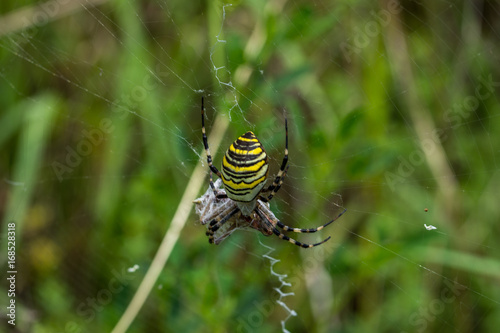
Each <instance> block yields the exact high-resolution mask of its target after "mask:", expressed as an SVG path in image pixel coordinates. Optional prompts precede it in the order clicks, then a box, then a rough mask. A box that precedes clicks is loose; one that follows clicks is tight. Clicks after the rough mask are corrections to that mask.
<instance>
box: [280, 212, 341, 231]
mask: <svg viewBox="0 0 500 333" xmlns="http://www.w3.org/2000/svg"><path fill="white" fill-rule="evenodd" d="M346 211H347V209H344V210H343V211H342V213H340V214H339V215H338V216H337V217H336V218H334V219H333V220H331V221H330V222H328V223H325V224H323V225H322V226H320V227H317V228H311V229H301V228H292V227H289V226H287V225H285V224H283V223H281V221H280V220H278V219H276V224H277V225H278V227H280V228H281V229H283V230H285V231H293V232H299V233H313V232H316V231H320V230H321V229H323V228H324V227H326V226H327V225H329V224H330V223H333V222H335V221H336V220H337V219H338V218H339V217H341V216H342V215H343V214H344V213H345V212H346Z"/></svg>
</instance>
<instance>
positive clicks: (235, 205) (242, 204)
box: [195, 98, 346, 248]
mask: <svg viewBox="0 0 500 333" xmlns="http://www.w3.org/2000/svg"><path fill="white" fill-rule="evenodd" d="M204 113H205V108H204V105H203V98H202V99H201V124H202V133H203V144H204V146H205V151H206V153H207V162H208V166H209V168H210V187H211V188H212V191H213V194H214V200H212V201H210V205H211V206H213V207H212V208H213V209H209V211H210V212H211V213H209V214H207V215H205V214H200V216H201V223H202V224H207V223H208V229H207V236H208V240H209V242H210V243H216V244H218V243H220V242H221V241H222V240H223V239H224V238H225V237H227V236H228V235H229V234H230V233H231V232H232V230H234V229H235V228H237V227H240V226H248V227H251V228H254V229H256V230H259V231H261V232H262V233H263V234H264V235H271V234H273V233H274V234H275V235H276V236H278V237H279V238H281V239H284V240H287V241H289V242H290V243H292V244H295V245H298V246H301V247H304V248H310V247H314V246H317V245H320V244H323V243H324V242H326V241H327V240H329V239H330V237H328V238H326V239H325V240H323V241H321V242H319V243H315V244H304V243H300V242H298V241H296V240H294V239H292V238H290V237H288V236H286V235H285V234H283V233H282V232H281V231H279V230H278V229H277V228H276V227H277V226H278V227H279V228H281V229H283V230H285V231H292V232H299V233H313V232H316V231H319V230H321V229H323V228H324V227H326V226H327V225H329V224H330V223H332V222H333V221H335V220H336V219H338V218H339V217H340V216H341V215H342V214H344V212H345V211H346V210H344V211H343V212H342V213H340V214H339V215H338V216H337V217H336V218H334V219H333V220H331V221H330V222H328V223H326V224H324V225H322V226H320V227H318V228H312V229H300V228H291V227H289V226H286V225H284V224H283V223H281V221H280V220H278V219H277V218H276V217H275V216H274V214H273V213H272V211H271V210H270V208H269V204H268V202H269V201H270V200H271V199H272V198H273V196H274V195H275V194H276V192H278V190H279V189H280V187H281V184H282V183H283V179H284V177H285V175H286V172H287V170H288V166H287V162H288V126H287V121H286V118H285V156H284V157H283V162H282V163H281V168H280V171H279V172H278V174H277V176H276V178H275V179H274V181H273V183H272V184H271V185H269V186H268V187H265V183H266V180H267V176H268V172H269V165H268V161H267V155H266V151H265V150H264V147H263V146H262V144H261V143H260V141H259V139H257V137H256V136H255V134H254V133H253V132H246V133H245V134H243V135H242V136H240V137H239V138H238V139H236V141H234V142H233V143H232V144H231V146H229V149H228V150H227V151H226V153H225V155H224V158H223V160H222V169H221V170H222V172H221V171H219V170H218V169H217V168H216V167H215V166H214V165H213V163H212V155H211V154H210V149H209V148H208V141H207V135H206V132H205V115H204ZM212 172H213V173H215V174H216V175H217V176H218V177H219V178H220V179H221V180H222V183H223V184H224V189H223V190H221V189H219V184H218V183H217V185H218V186H217V188H216V186H215V185H214V183H213V180H212ZM264 194H266V195H264ZM195 202H196V203H201V201H200V200H198V201H195ZM235 217H237V218H236V219H235ZM230 220H232V221H234V222H233V224H232V225H231V226H230V227H229V228H227V229H228V231H225V232H224V235H223V236H222V237H219V238H218V239H215V238H214V234H215V232H216V231H217V230H219V229H220V228H221V227H223V226H224V224H225V223H227V222H228V221H230Z"/></svg>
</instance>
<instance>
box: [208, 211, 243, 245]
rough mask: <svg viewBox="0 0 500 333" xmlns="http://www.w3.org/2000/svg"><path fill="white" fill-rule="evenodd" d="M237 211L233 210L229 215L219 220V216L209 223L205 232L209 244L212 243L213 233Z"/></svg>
mask: <svg viewBox="0 0 500 333" xmlns="http://www.w3.org/2000/svg"><path fill="white" fill-rule="evenodd" d="M238 211H239V208H235V209H233V210H232V211H231V212H230V213H229V214H226V215H224V217H222V218H221V216H222V215H220V216H218V217H216V218H214V219H213V220H212V221H210V224H209V225H208V230H207V232H206V235H207V236H208V242H209V243H210V244H212V243H213V242H214V233H215V232H216V231H217V230H218V229H219V228H220V227H221V226H222V225H223V224H224V223H226V222H227V221H228V220H229V219H230V218H231V217H232V216H233V215H234V214H236V213H237V212H238Z"/></svg>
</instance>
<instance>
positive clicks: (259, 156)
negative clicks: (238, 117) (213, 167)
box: [221, 132, 268, 202]
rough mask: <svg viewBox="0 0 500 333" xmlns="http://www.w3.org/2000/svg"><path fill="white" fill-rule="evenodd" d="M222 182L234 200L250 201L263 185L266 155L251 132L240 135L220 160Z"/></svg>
mask: <svg viewBox="0 0 500 333" xmlns="http://www.w3.org/2000/svg"><path fill="white" fill-rule="evenodd" d="M221 173H222V182H223V183H224V189H225V190H226V194H227V196H228V197H229V198H230V199H232V200H234V201H241V202H251V201H253V200H254V199H255V198H256V197H257V195H258V194H259V192H260V191H261V190H262V188H263V187H264V184H265V181H266V178H267V173H268V164H267V155H266V152H265V150H264V147H262V145H261V144H260V141H259V139H257V137H256V136H255V134H253V133H252V132H246V133H245V134H243V135H242V136H240V137H239V138H238V139H237V140H236V141H235V142H233V144H231V146H230V147H229V149H228V150H227V151H226V154H225V155H224V159H223V160H222V172H221Z"/></svg>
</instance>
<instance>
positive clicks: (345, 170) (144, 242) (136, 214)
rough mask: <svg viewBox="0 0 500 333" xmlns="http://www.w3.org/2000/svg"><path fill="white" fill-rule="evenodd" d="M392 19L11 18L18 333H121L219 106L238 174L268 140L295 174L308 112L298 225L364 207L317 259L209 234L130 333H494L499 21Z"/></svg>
mask: <svg viewBox="0 0 500 333" xmlns="http://www.w3.org/2000/svg"><path fill="white" fill-rule="evenodd" d="M394 3H395V2H393V1H381V2H379V3H378V4H374V3H369V2H363V1H357V2H353V1H339V2H332V3H330V2H329V1H314V2H312V3H311V2H300V1H270V2H269V3H267V2H259V1H248V2H239V3H236V2H235V3H233V4H232V5H231V4H229V5H228V4H222V3H210V4H208V5H205V7H203V6H202V5H200V4H196V5H193V7H192V8H190V9H189V12H186V10H187V9H186V7H185V6H183V4H182V2H176V1H174V2H171V3H170V2H168V3H167V2H166V1H153V2H135V1H130V0H127V1H123V2H118V1H115V2H111V1H105V0H100V1H90V0H88V1H75V2H68V1H57V0H54V1H47V2H41V3H39V4H38V5H39V6H34V2H33V3H30V4H28V6H27V7H25V8H19V7H16V6H18V5H11V4H9V3H8V2H6V3H5V4H2V6H4V7H3V10H2V13H3V14H2V16H1V18H0V22H2V24H1V25H0V50H1V52H2V55H1V61H2V66H3V67H2V68H1V70H0V80H1V82H2V92H3V95H4V96H3V97H2V98H1V100H2V108H3V110H4V111H2V121H1V125H0V126H1V127H2V128H0V144H2V150H4V148H3V147H6V148H7V149H5V153H3V155H2V159H3V160H4V163H2V170H3V171H4V176H3V183H4V184H3V187H2V190H1V191H0V194H1V197H2V202H5V205H2V206H5V208H4V209H2V211H5V219H4V223H3V229H2V234H3V236H4V238H3V240H4V242H2V244H4V243H5V240H6V238H5V237H6V235H7V227H6V226H7V223H8V222H10V221H14V222H16V223H17V226H18V227H17V228H18V229H17V241H18V246H17V251H18V252H17V262H18V264H19V269H18V272H19V273H18V275H17V281H18V284H17V287H18V293H17V296H16V297H17V298H16V300H17V302H18V303H17V304H18V305H19V307H18V312H17V313H18V319H17V320H18V324H19V326H17V327H18V328H19V329H20V330H21V331H35V332H46V331H61V332H75V331H78V330H80V331H90V330H92V329H94V330H97V331H110V330H111V329H112V328H113V327H114V325H115V324H116V322H117V321H118V319H119V317H120V315H121V314H122V313H123V311H124V309H125V308H126V306H127V304H128V302H129V301H130V299H131V297H132V295H133V294H134V292H135V290H136V289H137V286H138V284H139V283H140V281H141V279H142V277H143V276H144V273H145V271H146V270H147V269H148V266H149V264H150V261H151V257H152V256H153V254H154V252H155V250H156V248H157V246H158V243H159V242H160V241H161V238H160V236H159V235H161V234H163V233H164V231H165V225H166V224H167V223H168V221H169V220H170V217H171V216H172V214H173V212H174V210H175V207H176V205H177V203H178V197H179V194H178V193H179V192H182V191H183V188H184V186H185V183H187V181H188V180H189V177H190V175H191V172H192V169H193V167H194V165H195V164H196V163H197V161H198V160H199V159H200V158H201V159H202V161H203V160H204V159H205V155H204V151H203V150H202V147H203V144H202V141H201V124H200V119H199V108H200V103H201V96H202V95H203V96H205V103H206V117H207V124H206V128H207V132H208V134H210V133H211V132H212V129H213V126H212V125H213V124H214V123H215V119H216V118H217V117H227V118H228V119H229V120H230V124H231V125H230V128H229V130H228V131H227V133H226V134H225V135H224V137H225V139H224V141H223V144H222V146H221V147H220V148H219V149H218V150H216V151H215V152H214V151H212V153H213V154H214V155H215V163H217V164H218V163H220V156H221V155H222V154H223V152H224V151H225V148H226V147H227V146H228V145H229V143H230V142H231V141H232V140H234V138H236V137H237V136H238V135H240V134H241V133H243V132H244V131H246V130H252V131H255V133H256V135H257V136H258V137H259V139H260V140H261V141H262V143H263V146H264V147H266V151H267V152H268V155H269V156H270V157H271V159H270V164H271V175H273V174H275V173H276V172H277V171H278V169H279V165H280V162H281V158H282V154H283V150H284V126H283V117H284V113H285V112H286V116H287V118H288V124H289V135H290V146H289V149H290V162H289V163H290V171H289V173H288V175H287V178H286V180H285V184H284V185H283V188H282V189H281V190H280V192H279V194H278V195H277V196H276V198H275V199H273V202H272V204H271V209H272V211H273V212H274V213H275V215H276V216H277V217H278V218H279V219H280V220H281V221H283V222H284V223H285V224H287V225H290V226H294V227H313V226H318V225H321V224H323V223H325V222H326V221H328V220H330V219H331V218H332V216H336V215H337V214H338V212H339V211H341V210H342V209H343V208H344V207H345V208H347V209H348V210H347V212H346V214H345V215H344V216H343V217H342V218H341V219H339V220H338V221H337V222H335V223H334V224H333V225H331V226H329V227H328V228H326V229H325V230H323V231H322V232H321V233H320V235H318V236H316V235H314V236H313V235H302V234H293V235H290V236H291V237H294V238H295V239H297V240H300V241H304V242H307V243H312V242H313V241H314V240H315V239H323V238H324V237H322V235H323V236H324V235H331V236H332V240H330V241H329V242H327V243H325V244H324V245H322V246H320V247H318V248H314V249H311V250H303V249H298V248H295V247H294V246H293V245H291V244H289V243H287V242H283V241H280V240H279V239H277V238H276V237H274V236H271V237H269V238H264V237H263V236H262V235H260V234H259V233H257V232H255V231H254V230H249V229H247V228H241V229H239V230H237V231H236V232H235V233H234V234H232V235H231V237H230V238H228V239H227V240H225V241H224V242H222V243H221V244H220V245H218V246H213V245H209V244H208V242H207V241H206V238H205V237H204V232H205V230H204V228H203V227H202V226H200V225H199V224H197V223H195V222H194V221H195V220H196V219H197V218H196V217H195V216H194V214H193V215H192V216H191V220H192V223H188V225H187V227H186V228H185V230H184V231H183V233H182V235H181V238H180V240H179V242H178V244H177V245H176V248H175V249H174V252H173V254H172V256H171V258H170V260H169V262H168V263H167V266H166V267H165V270H164V274H162V276H161V277H160V279H159V281H158V283H157V284H156V286H157V288H156V289H155V290H154V291H153V292H152V294H151V295H150V296H149V297H150V298H149V299H148V302H147V303H146V304H145V306H144V310H143V312H141V313H140V314H139V316H138V317H137V318H136V321H135V322H134V325H133V326H132V327H131V328H130V331H137V332H139V331H171V330H172V331H173V330H181V331H186V330H188V331H190V330H192V331H203V329H206V328H204V327H210V328H217V327H219V326H220V327H221V328H220V330H221V331H223V330H228V331H230V330H231V329H232V330H239V331H245V330H246V331H252V330H259V331H276V329H277V327H280V328H281V330H282V331H283V332H288V331H292V332H295V331H307V332H311V331H317V332H323V331H332V330H347V327H349V328H350V330H352V331H370V330H374V329H375V328H376V329H375V330H377V331H393V330H394V327H398V328H399V329H400V330H401V331H408V332H410V331H418V332H421V331H425V330H432V331H437V330H443V329H444V330H446V331H452V330H454V331H460V332H463V331H472V330H473V329H478V328H479V329H481V330H482V331H494V329H493V327H498V324H499V322H498V319H496V318H500V313H499V308H500V307H499V304H500V296H499V289H498V287H497V286H496V283H495V281H498V277H499V276H500V273H499V272H500V266H499V263H498V255H497V253H498V245H497V244H496V242H495V239H496V238H498V236H499V235H498V228H497V227H496V224H497V222H498V216H499V215H500V214H499V211H498V208H497V205H496V202H495V198H496V195H495V194H496V190H497V188H498V172H497V171H498V164H497V158H498V153H499V152H500V147H499V145H498V140H497V138H496V135H495V133H496V132H497V131H498V130H500V128H499V122H498V115H499V114H500V112H499V108H498V89H499V88H498V86H499V83H498V81H500V73H498V70H497V69H496V66H495V65H494V64H496V63H498V60H499V59H498V52H497V51H499V50H498V45H499V43H498V39H499V33H498V31H499V27H498V26H497V24H496V23H494V22H497V21H498V16H499V13H500V11H499V9H498V6H497V4H496V3H494V2H489V1H478V2H471V1H464V2H458V3H454V2H446V1H443V2H438V3H432V4H431V3H430V2H424V1H403V2H401V4H402V5H403V10H401V11H398V10H397V9H396V10H393V11H391V8H393V7H391V6H393V5H394ZM200 13H201V14H200ZM387 13H389V14H387ZM13 14H15V15H14V16H10V15H13ZM397 18H399V19H401V21H400V20H398V19H397ZM207 22H208V23H207ZM398 24H399V25H398ZM275 25H276V26H275ZM283 26H284V27H286V29H285V30H283V31H282V30H280V29H281V28H283ZM82 27H85V28H82ZM295 36H302V38H296V37H295ZM435 46H436V47H435ZM117 48H118V49H120V50H121V51H120V52H116V49H117ZM429 49H432V50H433V51H432V52H430V51H429ZM455 50H462V51H461V52H458V54H456V55H455V56H453V57H452V56H450V54H453V53H454V51H455ZM306 51H307V52H306ZM117 54H119V55H120V57H117V56H116V55H117ZM122 54H127V56H126V57H123V56H122ZM405 54H406V55H408V57H407V58H406V59H405V57H404V55H405ZM114 57H117V59H119V60H115V59H114ZM426 59H432V60H433V61H428V60H426ZM450 59H453V62H450ZM114 61H119V62H120V64H119V66H114V65H113V62H114ZM270 64H274V65H275V66H273V65H270ZM23 69H24V71H23ZM19 73H24V75H25V76H20V75H19ZM26 73H29V75H27V74H26ZM322 73H326V74H325V75H323V74H322ZM388 77H394V81H395V82H394V84H391V83H389V81H390V80H388V79H387V78H388ZM373 82H377V84H374V83H373ZM429 82H430V83H429ZM349 89H350V90H349ZM351 90H352V91H351ZM435 95H440V97H439V98H438V97H436V96H435ZM360 100H362V101H363V102H360ZM145 110H147V111H145ZM285 110H286V111H285ZM380 110H391V112H383V111H380ZM28 111H32V112H28ZM31 113H33V114H41V115H42V116H41V117H40V118H36V117H34V116H33V115H31ZM27 114H28V115H31V116H26V115H27ZM370 117H371V118H370ZM362 124H365V127H363V125H362ZM366 124H370V125H371V126H368V125H366ZM331 133H335V134H331ZM387 133H388V134H387ZM40 142H44V144H39V143H40ZM83 142H90V143H91V145H90V146H85V144H83ZM86 149H87V150H86ZM88 151H90V152H89V153H88V154H87V152H88ZM82 152H83V153H84V154H82ZM24 153H26V154H25V155H26V156H24ZM203 163H205V162H203ZM205 164H206V163H205ZM33 165H35V166H36V167H37V170H38V171H36V172H35V171H34V170H35V169H33V168H30V167H32V166H33ZM205 167H206V165H205ZM166 174H168V175H166ZM124 184H126V186H125V185H124ZM205 187H206V186H205V185H204V186H203V188H205ZM176 192H177V193H176ZM72 198H73V199H72ZM159 198H161V199H159ZM110 207H111V208H110ZM97 230H98V231H97ZM315 237H317V238H315ZM2 250H3V251H2V257H3V258H2V259H1V260H2V262H6V259H5V258H6V257H7V256H6V255H4V253H5V246H3V249H2ZM4 271H5V272H6V271H7V270H6V269H4ZM255 272H257V273H258V274H256V273H255ZM262 272H265V273H262ZM30 276H33V278H31V277H30ZM116 281H118V282H116ZM5 290H7V289H5ZM273 291H274V292H273ZM6 294H7V293H2V296H1V297H2V304H8V301H9V300H8V299H7V296H6ZM199 295H202V296H199ZM92 300H94V303H92ZM93 304H95V305H93ZM179 309H181V310H182V311H180V310H179ZM147 313H154V314H155V315H157V316H156V317H155V318H152V316H150V315H148V314H147ZM60 314H63V315H60ZM157 317H161V318H162V319H158V318H157ZM164 318H168V319H169V320H168V321H167V320H164ZM200 323H202V324H200ZM459 324H460V325H459ZM204 325H207V326H204ZM6 327H9V328H11V326H6ZM287 328H288V329H287Z"/></svg>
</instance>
